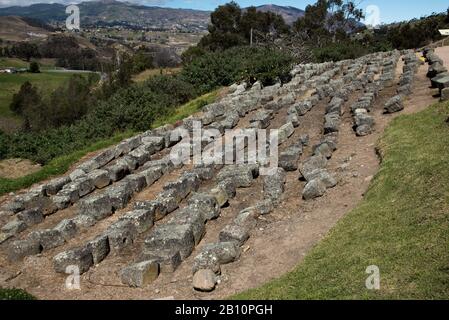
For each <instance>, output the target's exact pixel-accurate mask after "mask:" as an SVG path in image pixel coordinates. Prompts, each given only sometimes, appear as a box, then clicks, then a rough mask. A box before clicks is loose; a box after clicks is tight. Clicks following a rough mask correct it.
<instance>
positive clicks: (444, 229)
mask: <svg viewBox="0 0 449 320" xmlns="http://www.w3.org/2000/svg"><path fill="white" fill-rule="evenodd" d="M448 115H449V104H445V105H444V104H438V105H435V106H432V107H429V108H428V109H427V110H425V111H423V112H421V113H419V114H415V115H409V116H401V117H399V118H397V119H395V120H394V121H393V123H392V124H391V125H390V126H389V128H388V129H387V131H386V133H385V135H384V137H383V138H382V139H381V141H380V143H379V149H380V153H381V155H382V158H383V161H382V167H381V169H380V171H379V173H378V174H377V175H376V177H375V179H374V180H373V183H372V185H371V187H370V189H369V191H368V193H367V194H366V197H365V199H364V201H363V202H362V203H361V204H360V205H359V206H358V207H357V208H356V209H355V210H353V211H352V212H350V213H349V214H348V215H347V216H345V217H344V218H343V219H342V220H341V221H340V222H339V223H338V224H337V226H336V227H335V228H334V229H333V230H332V231H331V233H330V234H329V235H328V236H327V237H326V238H325V239H324V240H323V241H322V242H321V243H319V244H318V245H317V246H316V247H315V248H314V249H313V250H312V252H310V254H308V255H307V257H306V258H305V260H304V262H303V263H302V264H301V265H299V266H298V267H297V268H296V269H295V270H294V271H293V272H291V273H289V274H287V275H285V276H282V277H281V278H280V279H278V280H275V281H272V282H271V283H268V284H266V285H264V286H262V287H261V288H258V289H255V290H250V291H248V292H245V293H242V294H239V295H237V296H236V297H234V298H237V299H448V297H449V250H448V248H449V165H448V164H449V161H448V157H449V144H448V143H447V141H448V137H449V125H448V124H447V123H445V120H446V118H447V116H448ZM369 265H377V266H378V267H379V269H380V275H381V283H380V285H381V289H380V290H379V291H369V290H367V289H366V288H365V280H366V278H367V277H368V274H366V273H365V270H366V268H367V266H369Z"/></svg>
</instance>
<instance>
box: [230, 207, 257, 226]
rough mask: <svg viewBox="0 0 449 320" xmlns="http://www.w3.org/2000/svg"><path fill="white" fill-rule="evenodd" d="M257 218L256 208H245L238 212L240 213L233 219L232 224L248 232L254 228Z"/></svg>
mask: <svg viewBox="0 0 449 320" xmlns="http://www.w3.org/2000/svg"><path fill="white" fill-rule="evenodd" d="M258 216H259V213H258V212H257V209H256V208H254V207H251V208H246V209H244V210H242V211H240V213H239V214H238V215H237V216H236V217H235V218H234V220H233V222H234V224H236V225H238V226H241V227H244V228H246V229H248V230H249V229H253V228H255V227H256V225H257V217H258Z"/></svg>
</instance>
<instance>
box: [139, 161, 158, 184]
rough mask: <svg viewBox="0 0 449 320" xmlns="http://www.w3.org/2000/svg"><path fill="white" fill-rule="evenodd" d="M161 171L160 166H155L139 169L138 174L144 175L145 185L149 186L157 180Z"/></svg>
mask: <svg viewBox="0 0 449 320" xmlns="http://www.w3.org/2000/svg"><path fill="white" fill-rule="evenodd" d="M162 173H163V171H162V168H161V167H160V166H155V167H153V168H149V169H146V170H143V171H141V172H140V173H139V175H142V176H143V177H145V180H146V183H147V186H151V185H153V183H155V182H156V181H157V180H159V178H160V177H161V176H162Z"/></svg>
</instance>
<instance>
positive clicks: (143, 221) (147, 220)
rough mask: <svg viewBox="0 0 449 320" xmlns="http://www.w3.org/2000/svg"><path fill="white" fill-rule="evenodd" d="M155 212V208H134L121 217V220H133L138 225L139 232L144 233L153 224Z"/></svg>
mask: <svg viewBox="0 0 449 320" xmlns="http://www.w3.org/2000/svg"><path fill="white" fill-rule="evenodd" d="M154 214H155V211H154V210H145V209H141V210H134V211H130V212H127V213H126V214H125V215H123V216H122V217H120V220H125V221H129V222H131V223H132V224H133V225H134V226H135V227H136V229H137V232H138V233H144V232H146V231H148V230H149V229H150V228H151V227H152V226H153V224H154Z"/></svg>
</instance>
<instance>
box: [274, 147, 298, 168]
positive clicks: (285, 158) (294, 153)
mask: <svg viewBox="0 0 449 320" xmlns="http://www.w3.org/2000/svg"><path fill="white" fill-rule="evenodd" d="M301 154H302V145H301V144H296V145H292V146H290V147H289V148H287V149H286V150H285V151H283V152H281V153H280V155H279V167H281V168H282V169H284V170H285V171H296V170H298V161H299V157H300V156H301Z"/></svg>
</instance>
